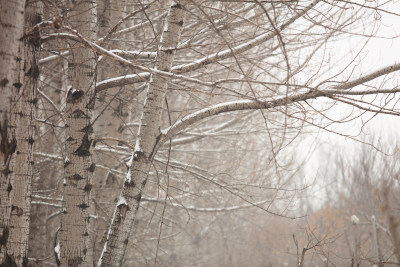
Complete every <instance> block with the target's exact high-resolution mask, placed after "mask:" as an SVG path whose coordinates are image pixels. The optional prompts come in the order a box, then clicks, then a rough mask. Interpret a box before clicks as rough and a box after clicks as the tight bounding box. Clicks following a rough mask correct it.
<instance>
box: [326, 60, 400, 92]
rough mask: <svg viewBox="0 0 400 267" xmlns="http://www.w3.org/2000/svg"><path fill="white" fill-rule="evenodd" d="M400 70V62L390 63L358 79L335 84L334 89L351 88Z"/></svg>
mask: <svg viewBox="0 0 400 267" xmlns="http://www.w3.org/2000/svg"><path fill="white" fill-rule="evenodd" d="M398 70H400V64H394V65H390V66H388V67H384V68H382V69H379V70H377V71H374V72H372V73H370V74H367V75H364V76H362V77H360V78H358V79H355V80H352V81H348V82H345V83H343V84H341V85H336V86H334V89H339V90H346V89H350V88H353V87H355V86H357V85H360V84H363V83H366V82H369V81H371V80H373V79H376V78H378V77H380V76H383V75H386V74H389V73H391V72H394V71H398Z"/></svg>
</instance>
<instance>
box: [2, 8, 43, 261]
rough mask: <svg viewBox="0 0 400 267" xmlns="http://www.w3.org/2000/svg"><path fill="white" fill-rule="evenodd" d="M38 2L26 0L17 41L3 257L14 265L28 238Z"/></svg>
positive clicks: (22, 254)
mask: <svg viewBox="0 0 400 267" xmlns="http://www.w3.org/2000/svg"><path fill="white" fill-rule="evenodd" d="M41 13H42V12H41V5H40V3H39V2H36V3H34V2H32V1H28V2H27V6H26V9H25V35H24V37H23V38H22V40H23V42H22V43H21V44H20V45H21V47H20V50H21V55H20V56H21V58H22V60H21V64H20V66H19V82H17V83H16V84H14V86H15V88H16V90H14V92H13V103H14V104H15V107H16V112H15V114H13V116H14V120H15V123H16V125H17V128H16V141H17V147H16V153H15V156H14V158H13V160H12V164H13V165H14V166H15V168H14V171H13V172H12V173H11V181H10V184H11V188H12V190H11V191H10V199H11V214H10V231H9V237H8V242H7V248H6V249H7V256H8V259H9V261H10V262H8V263H7V264H12V265H15V266H27V264H28V240H29V226H30V210H31V198H30V197H31V192H32V190H31V188H32V176H33V164H34V161H33V144H34V137H35V112H36V102H37V100H36V88H37V82H38V77H39V67H38V53H39V49H40V35H39V32H38V31H33V32H31V31H30V29H31V28H32V26H34V25H36V24H37V23H39V22H41V20H42V17H41Z"/></svg>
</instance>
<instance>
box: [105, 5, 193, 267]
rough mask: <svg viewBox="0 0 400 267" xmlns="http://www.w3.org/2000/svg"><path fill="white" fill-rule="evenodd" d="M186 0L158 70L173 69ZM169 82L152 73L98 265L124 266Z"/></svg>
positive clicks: (171, 17) (173, 18)
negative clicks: (124, 176) (128, 164)
mask: <svg viewBox="0 0 400 267" xmlns="http://www.w3.org/2000/svg"><path fill="white" fill-rule="evenodd" d="M185 3H186V2H185V1H180V2H179V3H175V2H173V3H172V4H171V7H170V10H169V13H168V16H167V19H166V21H165V26H164V31H163V33H162V36H161V40H160V46H159V50H158V52H157V62H156V67H155V68H156V69H157V70H162V71H169V70H170V69H171V67H172V62H173V58H174V55H175V53H176V48H177V45H178V42H179V39H180V35H181V32H182V28H183V27H182V26H183V21H184V17H185V13H186V11H185ZM167 82H168V78H166V77H162V76H159V75H152V76H151V79H150V84H149V87H148V89H147V96H146V101H145V105H144V110H143V114H142V118H141V123H140V127H139V132H138V139H137V141H136V147H135V151H134V154H133V155H132V158H131V161H130V168H129V170H128V173H127V176H126V178H125V182H124V186H123V188H122V192H121V196H120V199H119V201H118V203H117V206H116V208H115V211H114V215H113V218H112V222H111V227H110V230H109V232H108V236H107V240H106V244H105V245H104V249H103V252H102V255H101V257H100V260H99V262H98V266H121V265H122V262H123V258H124V255H125V250H126V247H127V244H128V240H129V235H130V232H131V229H132V226H133V222H134V220H135V216H136V212H137V210H138V207H139V203H140V199H141V196H142V190H143V188H144V186H145V185H146V182H147V176H148V172H149V168H150V164H151V160H152V157H153V149H154V146H155V144H156V142H157V136H158V135H159V127H160V126H161V113H162V109H163V102H164V98H165V93H166V90H167Z"/></svg>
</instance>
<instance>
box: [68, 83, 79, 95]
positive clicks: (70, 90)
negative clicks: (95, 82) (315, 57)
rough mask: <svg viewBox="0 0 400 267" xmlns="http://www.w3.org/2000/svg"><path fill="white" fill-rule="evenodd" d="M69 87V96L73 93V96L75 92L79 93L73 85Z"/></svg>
mask: <svg viewBox="0 0 400 267" xmlns="http://www.w3.org/2000/svg"><path fill="white" fill-rule="evenodd" d="M68 87H69V89H68V92H67V94H69V93H70V92H71V94H74V93H75V92H78V91H79V90H78V89H75V88H74V87H72V85H69V86H68Z"/></svg>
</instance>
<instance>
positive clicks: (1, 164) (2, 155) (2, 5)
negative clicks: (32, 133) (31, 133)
mask: <svg viewBox="0 0 400 267" xmlns="http://www.w3.org/2000/svg"><path fill="white" fill-rule="evenodd" d="M24 9H25V1H16V0H0V17H1V21H0V40H1V43H0V89H1V97H0V214H1V216H0V263H2V265H5V266H13V265H12V261H13V259H11V258H10V257H9V256H8V254H7V251H6V247H7V244H8V242H9V240H8V239H9V235H10V228H9V226H10V224H9V222H10V221H9V220H10V213H11V204H12V203H11V195H12V194H11V191H12V189H13V188H12V185H11V178H12V176H11V173H12V172H13V171H14V167H15V166H14V165H13V164H12V163H13V162H12V160H13V157H14V154H15V151H16V148H17V136H16V129H17V128H18V127H17V125H16V121H15V120H14V119H12V116H13V114H15V113H16V105H15V103H13V101H12V95H13V92H14V91H16V90H18V89H19V88H20V87H21V83H20V80H19V76H18V65H19V62H20V61H21V58H20V57H19V54H18V48H19V45H20V40H21V37H22V34H23V21H24ZM7 264H8V265H7ZM14 266H15V264H14Z"/></svg>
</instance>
